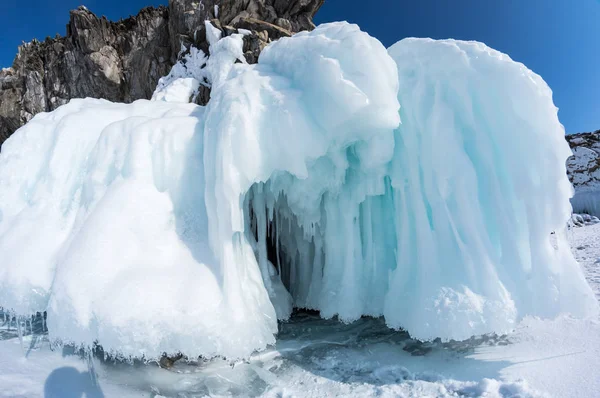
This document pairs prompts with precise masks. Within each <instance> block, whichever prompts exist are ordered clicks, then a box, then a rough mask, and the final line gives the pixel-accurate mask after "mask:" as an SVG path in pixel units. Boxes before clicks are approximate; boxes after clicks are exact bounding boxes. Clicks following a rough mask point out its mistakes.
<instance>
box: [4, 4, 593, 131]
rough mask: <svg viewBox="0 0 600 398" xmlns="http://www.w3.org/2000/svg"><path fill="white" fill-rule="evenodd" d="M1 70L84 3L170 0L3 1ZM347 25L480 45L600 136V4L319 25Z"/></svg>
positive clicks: (379, 15) (387, 13)
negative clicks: (537, 81)
mask: <svg viewBox="0 0 600 398" xmlns="http://www.w3.org/2000/svg"><path fill="white" fill-rule="evenodd" d="M2 3H3V4H2V11H1V12H0V66H9V65H10V64H11V63H12V59H13V58H14V55H15V53H16V49H17V46H18V45H19V44H20V43H21V41H22V40H25V41H29V40H31V39H32V38H34V37H36V38H38V39H44V38H45V37H46V36H53V35H54V34H56V33H60V34H64V33H65V25H66V23H67V21H68V10H69V9H72V8H75V7H77V6H78V5H80V4H81V3H83V4H85V5H86V6H87V7H88V8H89V9H91V10H92V11H94V12H95V13H97V14H102V15H106V16H107V17H109V18H110V19H118V18H120V17H127V16H128V15H130V14H135V13H137V11H138V10H139V9H140V8H141V7H143V6H146V5H158V4H166V3H167V0H162V1H161V0H53V1H48V0H29V1H17V0H3V1H2ZM334 20H347V21H350V22H354V23H357V24H359V25H360V26H361V28H362V29H363V30H364V31H366V32H368V33H370V34H371V35H373V36H375V37H377V38H378V39H379V40H381V41H382V42H383V43H384V44H385V45H386V46H389V45H391V44H393V43H394V42H396V41H397V40H400V39H402V38H404V37H408V36H415V37H433V38H437V39H442V38H444V39H445V38H456V39H465V40H479V41H482V42H484V43H486V44H488V45H489V46H491V47H494V48H496V49H497V50H500V51H502V52H505V53H507V54H509V55H510V56H511V57H512V58H513V59H514V60H517V61H520V62H523V63H524V64H526V65H527V66H528V67H529V68H530V69H532V70H534V71H535V72H537V73H539V74H540V75H541V76H542V77H543V78H544V79H545V80H546V81H547V82H548V84H549V85H550V87H551V88H552V90H553V91H554V102H555V103H556V105H557V106H558V107H559V108H560V112H559V117H560V120H561V121H562V123H563V124H564V125H565V128H566V130H567V132H569V133H572V132H580V131H591V130H597V129H600V0H410V1H408V0H405V1H403V0H369V1H365V0H326V1H325V5H324V6H323V8H322V9H321V11H319V13H318V14H317V18H316V22H317V23H321V22H328V21H334Z"/></svg>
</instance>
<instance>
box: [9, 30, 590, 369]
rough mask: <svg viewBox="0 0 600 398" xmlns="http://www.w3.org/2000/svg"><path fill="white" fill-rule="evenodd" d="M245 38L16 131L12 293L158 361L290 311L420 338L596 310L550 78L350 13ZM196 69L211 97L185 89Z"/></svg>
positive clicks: (230, 344)
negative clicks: (156, 78) (197, 63)
mask: <svg viewBox="0 0 600 398" xmlns="http://www.w3.org/2000/svg"><path fill="white" fill-rule="evenodd" d="M239 43H240V38H239V37H227V38H223V39H220V40H219V38H218V37H215V38H214V40H212V41H211V59H212V61H211V60H210V59H209V61H207V62H206V64H204V62H203V65H202V67H203V68H207V70H203V71H202V72H199V71H194V70H192V71H190V73H189V75H186V72H185V71H184V70H182V69H178V70H176V73H172V75H170V77H169V78H168V79H165V80H164V81H162V82H161V85H160V87H159V88H158V89H157V92H156V93H155V100H156V101H136V102H135V103H133V104H128V105H125V104H112V103H109V102H107V101H102V100H91V99H87V100H74V101H71V103H69V104H68V105H65V106H63V107H61V108H59V109H57V110H56V111H54V112H52V113H48V114H40V115H37V116H36V117H35V118H34V119H33V120H32V121H31V122H30V123H28V124H27V125H26V126H24V127H23V128H21V129H20V130H19V131H18V132H17V133H15V134H14V135H13V136H12V137H11V138H10V139H9V140H8V141H6V143H5V144H4V146H3V148H2V152H1V154H0V259H1V260H0V304H1V305H3V306H4V307H8V308H11V309H12V310H13V311H14V312H15V313H17V314H23V315H25V314H29V313H32V312H35V311H43V310H47V311H48V327H49V330H50V334H51V336H52V337H53V338H54V339H58V340H61V341H70V342H74V343H77V344H84V345H88V346H89V345H92V344H93V343H94V342H98V343H100V344H101V345H102V346H103V347H104V348H105V350H107V351H112V352H116V353H120V354H122V355H125V356H135V357H145V358H156V357H158V356H160V355H161V354H162V353H164V352H166V353H175V352H179V351H181V352H184V353H185V354H186V355H188V356H190V357H194V356H205V357H210V356H215V355H222V356H225V357H228V358H237V357H243V356H247V355H249V354H250V353H251V352H252V351H254V350H257V349H262V348H264V347H265V346H266V345H268V344H271V343H273V342H274V334H275V333H276V332H277V319H278V318H279V319H286V318H287V317H289V315H290V312H291V310H292V307H294V306H295V307H301V308H310V309H315V310H319V311H321V315H322V316H324V317H333V316H338V317H339V319H340V320H342V321H352V320H355V319H357V318H359V317H360V316H362V315H371V316H381V315H383V316H384V317H385V319H386V321H387V323H388V324H389V325H390V326H392V327H396V328H405V329H407V330H408V331H409V332H410V333H411V334H412V335H413V336H414V337H417V338H421V339H432V338H436V337H441V338H443V339H465V338H468V337H470V336H472V335H478V334H484V333H490V332H497V333H504V332H508V331H510V330H511V329H512V328H513V327H514V326H515V323H516V322H517V321H518V320H519V319H520V318H522V317H524V316H526V315H535V316H544V317H552V316H555V315H557V314H559V313H561V312H570V313H573V314H575V315H577V316H586V315H591V314H595V313H596V311H597V304H596V302H595V299H594V296H593V294H592V292H591V290H590V288H589V287H588V285H587V284H586V282H585V279H584V277H583V275H582V272H581V270H580V268H579V266H578V264H577V263H576V262H575V260H574V259H573V256H572V254H571V253H570V251H569V248H568V245H567V243H566V241H565V239H564V236H563V234H562V232H561V231H562V230H563V228H564V225H565V223H566V221H567V219H568V218H569V215H570V205H569V197H570V195H571V191H572V190H571V187H570V184H569V182H568V180H567V176H566V172H565V160H566V158H567V157H568V156H569V149H568V147H567V144H566V142H565V141H564V139H563V134H564V131H563V128H562V126H561V125H560V123H559V121H558V119H557V112H556V108H555V107H554V105H553V103H552V98H551V91H550V89H549V88H548V87H547V85H546V84H545V83H544V82H543V80H542V79H541V78H540V77H539V76H537V75H535V74H534V73H532V72H531V71H529V70H528V69H527V68H525V67H524V66H523V65H522V64H518V63H515V62H513V61H512V60H510V58H508V57H507V56H506V55H503V54H501V53H498V52H496V51H494V50H491V49H489V48H488V47H486V46H484V45H483V44H480V43H474V42H469V43H467V42H457V41H452V40H448V41H433V40H420V39H407V40H403V41H401V42H399V43H397V44H396V45H394V46H393V47H392V48H390V49H389V51H388V50H386V49H385V48H384V47H383V46H382V45H381V43H379V42H378V41H377V40H376V39H374V38H372V37H370V36H368V35H367V34H365V33H363V32H361V31H360V30H359V28H358V27H357V26H355V25H349V24H346V23H335V24H327V25H322V26H320V27H318V28H317V29H315V30H314V31H312V32H310V33H308V32H303V33H300V34H297V35H295V36H293V37H291V38H285V39H281V40H279V41H277V42H275V43H273V44H271V45H270V46H269V47H267V48H266V49H265V50H264V52H263V53H262V54H261V57H260V59H259V63H258V64H257V65H247V64H245V63H244V62H243V61H244V60H243V59H240V57H242V58H243V56H241V53H239V51H237V50H238V49H239V48H238V47H239ZM197 55H198V57H197V58H198V59H200V60H204V58H203V57H202V54H197ZM237 60H241V61H242V62H241V63H235V62H236V61H237ZM194 73H195V74H196V75H197V76H208V77H210V80H209V82H210V85H211V86H212V94H211V99H210V102H209V104H208V105H207V106H206V107H205V108H204V107H199V106H196V105H193V104H187V103H182V102H185V101H186V100H189V98H190V97H191V96H193V95H194V91H195V90H196V89H197V87H198V84H200V83H199V80H198V79H197V78H196V77H197V76H196V77H194ZM182 79H187V80H182ZM173 101H175V102H173ZM400 104H401V105H402V107H400ZM400 120H402V123H401V122H400ZM552 232H555V234H551V233H552Z"/></svg>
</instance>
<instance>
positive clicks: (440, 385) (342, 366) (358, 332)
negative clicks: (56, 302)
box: [0, 224, 600, 398]
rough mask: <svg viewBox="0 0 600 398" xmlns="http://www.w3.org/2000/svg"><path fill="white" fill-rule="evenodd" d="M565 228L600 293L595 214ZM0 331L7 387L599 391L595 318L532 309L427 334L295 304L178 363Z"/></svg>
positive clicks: (74, 393)
mask: <svg viewBox="0 0 600 398" xmlns="http://www.w3.org/2000/svg"><path fill="white" fill-rule="evenodd" d="M569 239H570V241H571V243H572V248H573V252H574V253H575V255H576V257H577V259H578V260H579V261H580V263H581V265H582V267H583V268H584V269H585V273H586V277H587V279H588V281H589V283H590V284H591V285H592V288H593V289H594V291H595V293H596V295H597V296H598V297H600V264H599V262H600V224H596V225H591V226H586V227H582V228H574V229H573V230H572V231H570V232H569ZM0 319H1V317H0ZM34 325H35V324H34ZM37 327H38V329H39V323H38V325H37ZM35 329H36V327H34V330H35ZM0 339H1V341H0V397H32V398H33V397H80V396H86V397H157V396H161V395H162V396H169V397H199V396H207V395H208V396H228V395H235V396H267V397H286V396H318V397H321V396H395V397H396V396H400V397H446V396H448V397H450V396H452V397H454V396H460V397H464V396H466V397H478V396H486V397H538V396H550V397H597V396H600V376H599V374H598V369H600V320H598V319H591V320H590V319H588V320H580V319H574V318H571V317H566V316H564V317H561V318H558V319H555V320H551V321H548V320H545V321H544V320H539V319H534V318H528V319H525V320H524V321H523V322H521V323H520V324H519V325H518V327H517V329H516V331H515V332H514V333H513V334H511V335H509V336H494V337H488V338H485V339H478V340H472V341H470V342H467V343H447V344H441V343H429V344H423V343H419V342H416V341H414V340H411V339H410V338H409V336H408V335H407V334H406V333H404V332H396V331H392V330H390V329H388V328H387V327H386V326H385V324H384V322H383V320H382V319H373V318H363V319H361V320H359V321H357V322H354V323H352V324H349V325H344V324H340V323H338V322H336V321H334V320H321V319H320V318H318V317H317V316H316V315H312V314H298V315H297V316H295V317H293V318H292V320H291V321H290V322H288V323H284V324H282V326H281V332H280V334H279V336H278V340H277V345H276V346H275V347H273V348H270V349H268V350H267V351H264V352H261V353H257V354H254V355H253V356H252V357H251V359H250V360H249V361H247V362H239V363H235V364H230V363H227V362H225V361H221V360H213V361H210V362H204V363H184V362H181V361H180V362H179V363H177V364H176V365H175V367H174V368H173V369H172V370H164V369H162V368H160V367H158V366H157V365H156V364H153V363H149V364H143V363H134V364H129V363H113V362H110V361H108V362H105V361H103V360H101V359H100V358H97V357H96V358H94V359H93V366H92V367H91V368H90V367H89V365H88V360H87V359H86V358H82V357H81V356H79V355H76V354H74V352H73V350H72V349H69V348H64V349H61V348H56V349H54V350H52V349H51V348H50V346H49V344H48V341H47V339H46V337H45V335H42V334H40V333H35V334H34V335H33V336H32V335H27V336H25V337H24V338H23V345H21V342H20V340H19V338H18V336H17V331H16V330H15V328H14V325H13V326H12V328H11V329H10V330H8V329H7V324H6V323H4V325H3V326H2V328H1V330H0ZM90 369H94V370H95V372H96V373H97V382H96V383H94V382H93V378H92V377H91V374H90Z"/></svg>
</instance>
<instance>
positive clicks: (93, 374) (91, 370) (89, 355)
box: [86, 347, 98, 386]
mask: <svg viewBox="0 0 600 398" xmlns="http://www.w3.org/2000/svg"><path fill="white" fill-rule="evenodd" d="M86 352H87V366H88V373H89V374H90V379H91V381H92V385H94V386H97V385H98V374H97V373H96V367H95V366H94V356H93V353H92V349H91V348H90V347H88V348H86Z"/></svg>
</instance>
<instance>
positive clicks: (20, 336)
mask: <svg viewBox="0 0 600 398" xmlns="http://www.w3.org/2000/svg"><path fill="white" fill-rule="evenodd" d="M16 319H17V334H18V335H19V343H21V351H22V352H23V355H25V346H24V344H23V330H22V329H21V319H19V318H18V317H16Z"/></svg>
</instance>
